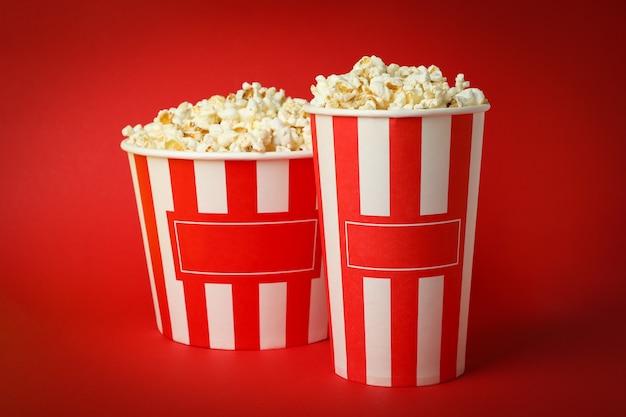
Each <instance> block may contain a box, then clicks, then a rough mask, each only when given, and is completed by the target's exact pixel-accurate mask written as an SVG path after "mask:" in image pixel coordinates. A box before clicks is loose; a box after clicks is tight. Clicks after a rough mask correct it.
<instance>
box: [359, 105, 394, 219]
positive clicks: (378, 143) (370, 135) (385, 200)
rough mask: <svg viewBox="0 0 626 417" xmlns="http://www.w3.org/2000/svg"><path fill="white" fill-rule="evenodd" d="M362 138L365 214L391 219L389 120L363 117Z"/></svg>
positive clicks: (361, 186)
mask: <svg viewBox="0 0 626 417" xmlns="http://www.w3.org/2000/svg"><path fill="white" fill-rule="evenodd" d="M358 136H359V139H358V153H359V195H360V204H361V214H362V215H364V216H368V215H369V216H389V213H390V208H389V206H390V199H389V195H390V175H391V173H390V170H389V119H387V118H383V117H359V118H358Z"/></svg>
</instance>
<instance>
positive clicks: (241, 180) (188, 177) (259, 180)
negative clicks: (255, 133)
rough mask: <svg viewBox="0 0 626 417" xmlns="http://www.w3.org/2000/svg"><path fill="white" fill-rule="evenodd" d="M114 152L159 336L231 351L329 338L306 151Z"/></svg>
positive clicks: (312, 182) (309, 158)
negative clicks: (125, 180) (121, 159)
mask: <svg viewBox="0 0 626 417" xmlns="http://www.w3.org/2000/svg"><path fill="white" fill-rule="evenodd" d="M121 147H122V149H123V150H125V151H126V152H127V153H128V159H129V163H130V169H131V174H132V179H133V184H134V189H135V195H136V199H137V207H138V212H139V219H140V224H141V230H142V235H143V241H144V249H145V254H146V259H147V264H148V275H149V278H150V287H151V290H152V298H153V301H154V310H155V313H156V322H157V327H158V329H159V331H160V332H161V333H162V334H163V335H164V336H166V337H168V338H170V339H172V340H174V341H176V342H180V343H183V344H186V345H193V346H199V347H206V348H212V349H228V350H259V349H261V350H262V349H275V348H285V347H290V346H297V345H304V344H308V343H313V342H317V341H320V340H323V339H326V338H327V336H328V334H327V333H328V331H327V329H328V320H327V304H326V289H325V283H324V278H323V276H322V268H321V250H320V234H319V233H318V230H319V226H318V216H317V202H316V195H315V179H314V172H313V158H312V153H311V152H306V151H297V152H268V153H263V154H261V153H227V152H224V153H196V152H183V151H164V150H154V149H144V148H139V147H136V146H133V145H130V144H128V143H127V141H123V142H122V144H121Z"/></svg>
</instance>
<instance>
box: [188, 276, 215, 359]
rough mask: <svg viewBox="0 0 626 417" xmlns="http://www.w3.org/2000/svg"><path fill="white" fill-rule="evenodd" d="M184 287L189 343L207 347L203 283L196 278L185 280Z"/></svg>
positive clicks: (207, 324)
mask: <svg viewBox="0 0 626 417" xmlns="http://www.w3.org/2000/svg"><path fill="white" fill-rule="evenodd" d="M184 289H185V306H186V309H187V324H188V326H189V344H190V345H194V346H201V347H209V322H208V318H207V310H206V294H205V292H204V283H203V282H202V281H197V280H185V284H184Z"/></svg>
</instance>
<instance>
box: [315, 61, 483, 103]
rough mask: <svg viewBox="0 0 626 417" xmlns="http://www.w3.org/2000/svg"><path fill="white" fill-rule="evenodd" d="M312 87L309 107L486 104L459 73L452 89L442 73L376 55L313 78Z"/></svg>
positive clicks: (436, 69)
mask: <svg viewBox="0 0 626 417" xmlns="http://www.w3.org/2000/svg"><path fill="white" fill-rule="evenodd" d="M315 81H316V84H315V85H312V86H311V92H312V93H313V100H311V105H312V106H317V107H330V108H339V109H358V110H399V109H405V110H413V109H434V108H446V107H468V106H477V105H480V104H486V103H487V99H486V98H485V95H484V94H483V92H482V91H481V90H479V89H477V88H469V85H470V83H469V81H466V80H465V75H464V74H458V75H457V76H456V78H455V80H454V87H450V86H449V85H448V82H447V79H446V77H444V76H443V74H442V72H441V70H440V69H439V68H438V67H437V66H435V65H431V66H429V67H428V68H426V67H425V66H423V65H420V66H419V67H413V66H412V67H408V66H400V65H398V64H389V65H386V64H385V63H384V62H383V61H382V59H380V58H378V57H377V56H374V55H372V56H364V57H362V58H361V59H360V60H359V61H358V62H357V63H356V64H354V66H353V68H352V70H351V71H350V72H349V73H347V74H341V75H336V74H333V75H329V76H328V77H324V76H323V75H318V76H317V77H315Z"/></svg>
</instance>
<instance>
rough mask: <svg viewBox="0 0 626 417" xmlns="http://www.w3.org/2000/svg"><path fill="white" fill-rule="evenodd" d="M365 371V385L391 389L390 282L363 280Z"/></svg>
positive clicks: (379, 279)
mask: <svg viewBox="0 0 626 417" xmlns="http://www.w3.org/2000/svg"><path fill="white" fill-rule="evenodd" d="M363 312H364V321H365V370H366V383H367V384H368V385H378V386H386V387H390V386H391V281H390V280H389V279H388V278H367V277H364V278H363Z"/></svg>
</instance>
